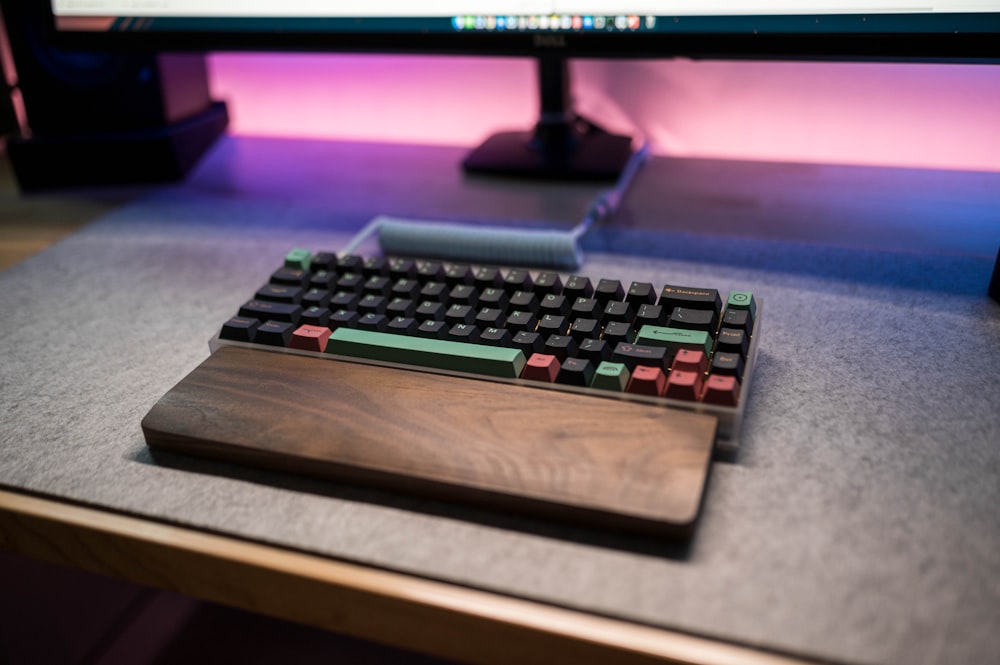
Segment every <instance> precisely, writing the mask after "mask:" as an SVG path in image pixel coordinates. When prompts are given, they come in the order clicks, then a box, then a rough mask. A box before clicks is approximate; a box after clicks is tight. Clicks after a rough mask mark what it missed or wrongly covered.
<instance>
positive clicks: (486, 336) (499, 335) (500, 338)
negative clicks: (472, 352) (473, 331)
mask: <svg viewBox="0 0 1000 665" xmlns="http://www.w3.org/2000/svg"><path fill="white" fill-rule="evenodd" d="M479 343H480V344H489V345H490V346H511V345H512V344H513V343H514V338H513V337H511V335H510V331H509V330H507V329H506V328H483V331H482V332H481V333H480V334H479Z"/></svg>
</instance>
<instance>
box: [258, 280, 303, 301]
mask: <svg viewBox="0 0 1000 665" xmlns="http://www.w3.org/2000/svg"><path fill="white" fill-rule="evenodd" d="M254 297H255V298H256V299H257V300H267V301H268V302H287V303H293V304H297V303H298V302H299V301H300V300H302V287H301V286H290V285H288V284H265V285H264V286H262V287H260V288H259V289H257V293H256V294H254Z"/></svg>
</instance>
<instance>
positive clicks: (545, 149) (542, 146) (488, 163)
mask: <svg viewBox="0 0 1000 665" xmlns="http://www.w3.org/2000/svg"><path fill="white" fill-rule="evenodd" d="M537 71H538V87H539V102H540V108H539V120H538V123H537V124H536V125H535V128H534V130H533V131H520V132H501V133H499V134H494V135H493V136H491V137H490V138H488V139H487V140H486V142H485V143H483V144H482V145H481V146H479V147H478V148H476V149H475V150H473V151H472V153H470V154H469V156H468V157H466V158H465V161H464V162H463V163H462V167H463V168H464V169H465V170H466V171H467V172H469V173H484V174H490V175H505V176H519V177H524V178H536V179H543V180H615V179H617V178H618V176H619V175H620V174H621V172H622V171H623V170H624V168H625V164H627V163H628V160H629V158H630V157H631V156H632V139H631V137H628V136H619V135H617V134H610V133H608V132H607V131H605V130H604V129H601V128H600V127H598V126H597V125H595V124H594V123H592V122H590V121H589V120H587V119H585V118H583V117H581V116H579V115H577V114H576V113H575V112H574V111H573V101H572V95H571V93H570V72H569V67H568V65H567V62H566V59H565V58H563V57H561V56H557V55H544V56H539V57H538V70H537Z"/></svg>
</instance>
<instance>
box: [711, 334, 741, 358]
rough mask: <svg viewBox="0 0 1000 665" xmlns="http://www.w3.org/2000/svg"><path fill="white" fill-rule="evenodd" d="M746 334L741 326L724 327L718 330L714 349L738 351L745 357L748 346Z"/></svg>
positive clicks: (730, 351) (729, 351)
mask: <svg viewBox="0 0 1000 665" xmlns="http://www.w3.org/2000/svg"><path fill="white" fill-rule="evenodd" d="M748 345H749V344H748V340H747V334H746V331H744V330H743V329H742V328H726V327H725V326H723V327H722V329H721V330H719V338H718V339H717V340H716V347H715V350H716V351H717V352H718V351H725V352H728V353H738V354H739V355H741V356H742V357H744V358H746V355H747V346H748Z"/></svg>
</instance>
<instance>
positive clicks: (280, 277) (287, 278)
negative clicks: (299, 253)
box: [271, 268, 309, 287]
mask: <svg viewBox="0 0 1000 665" xmlns="http://www.w3.org/2000/svg"><path fill="white" fill-rule="evenodd" d="M308 283H309V271H308V270H303V269H302V268H278V269H277V270H275V271H274V272H273V273H271V284H285V285H286V286H300V287H301V286H305V285H306V284H308Z"/></svg>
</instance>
